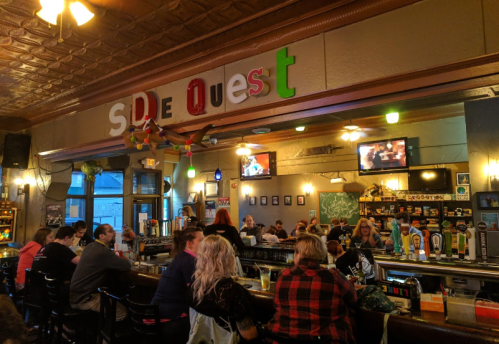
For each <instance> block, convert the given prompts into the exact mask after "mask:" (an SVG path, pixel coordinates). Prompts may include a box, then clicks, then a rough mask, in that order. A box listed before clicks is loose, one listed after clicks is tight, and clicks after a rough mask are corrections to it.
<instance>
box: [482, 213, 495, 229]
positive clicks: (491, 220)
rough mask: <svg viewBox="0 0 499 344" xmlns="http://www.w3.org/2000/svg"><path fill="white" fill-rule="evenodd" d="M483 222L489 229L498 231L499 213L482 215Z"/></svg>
mask: <svg viewBox="0 0 499 344" xmlns="http://www.w3.org/2000/svg"><path fill="white" fill-rule="evenodd" d="M482 221H483V222H485V223H486V224H487V229H491V230H497V224H498V223H499V214H498V213H482Z"/></svg>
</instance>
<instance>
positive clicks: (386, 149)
mask: <svg viewBox="0 0 499 344" xmlns="http://www.w3.org/2000/svg"><path fill="white" fill-rule="evenodd" d="M357 157H358V160H359V175H364V174H369V173H384V172H397V170H400V171H404V170H407V168H408V167H409V161H407V138H406V137H402V138H397V139H388V140H379V141H372V142H361V143H358V144H357Z"/></svg>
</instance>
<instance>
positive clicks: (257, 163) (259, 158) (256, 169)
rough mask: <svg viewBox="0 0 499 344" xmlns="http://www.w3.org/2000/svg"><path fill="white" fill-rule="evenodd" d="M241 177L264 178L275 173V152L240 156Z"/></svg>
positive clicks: (270, 176)
mask: <svg viewBox="0 0 499 344" xmlns="http://www.w3.org/2000/svg"><path fill="white" fill-rule="evenodd" d="M239 172H240V175H241V179H265V178H272V176H275V175H276V172H277V171H276V153H275V152H264V153H255V154H252V155H247V156H243V157H241V163H240V166H239Z"/></svg>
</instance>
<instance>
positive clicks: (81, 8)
mask: <svg viewBox="0 0 499 344" xmlns="http://www.w3.org/2000/svg"><path fill="white" fill-rule="evenodd" d="M69 9H70V11H71V13H72V14H73V17H74V18H75V20H76V23H77V24H78V26H80V25H83V24H85V23H86V22H88V21H89V20H90V19H92V18H93V17H94V14H93V13H92V12H90V11H89V10H88V8H87V7H86V6H85V5H84V4H83V3H81V2H80V1H75V2H72V3H71V4H70V5H69Z"/></svg>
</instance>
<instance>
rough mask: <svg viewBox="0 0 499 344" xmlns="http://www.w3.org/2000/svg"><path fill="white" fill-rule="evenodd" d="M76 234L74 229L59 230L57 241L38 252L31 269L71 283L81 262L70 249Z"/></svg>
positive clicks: (64, 228) (66, 227) (56, 235)
mask: <svg viewBox="0 0 499 344" xmlns="http://www.w3.org/2000/svg"><path fill="white" fill-rule="evenodd" d="M75 234H76V231H75V230H74V228H73V227H69V226H64V227H61V228H59V229H58V230H57V233H56V234H55V240H54V241H53V242H51V243H49V244H47V245H45V246H43V247H42V248H41V249H40V251H38V253H37V254H36V256H35V258H34V259H33V265H32V266H31V269H32V270H34V271H41V272H44V273H46V274H49V275H50V276H51V277H55V278H59V279H61V280H62V281H64V282H69V281H71V277H72V276H73V273H74V271H75V268H76V265H77V264H78V262H79V261H80V257H79V256H77V255H76V254H75V253H74V252H73V251H72V250H71V249H70V248H69V247H70V246H71V244H72V243H73V239H74V236H75ZM68 287H69V286H68ZM68 290H69V288H68Z"/></svg>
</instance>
